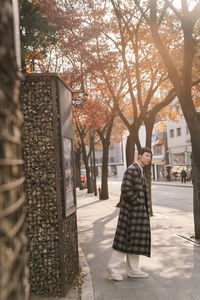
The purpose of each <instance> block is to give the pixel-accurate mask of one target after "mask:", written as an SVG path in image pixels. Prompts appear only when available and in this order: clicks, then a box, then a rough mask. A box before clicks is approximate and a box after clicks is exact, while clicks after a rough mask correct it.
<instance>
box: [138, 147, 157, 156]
mask: <svg viewBox="0 0 200 300" xmlns="http://www.w3.org/2000/svg"><path fill="white" fill-rule="evenodd" d="M145 152H148V153H150V154H151V157H152V156H153V154H152V151H151V149H149V148H147V147H142V148H141V149H140V150H139V151H138V154H140V155H143V154H144V153H145Z"/></svg>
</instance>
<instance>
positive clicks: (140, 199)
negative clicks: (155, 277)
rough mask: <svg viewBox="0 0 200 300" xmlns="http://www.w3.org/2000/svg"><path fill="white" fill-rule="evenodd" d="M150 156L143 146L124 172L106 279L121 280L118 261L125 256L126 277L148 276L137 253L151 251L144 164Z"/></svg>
mask: <svg viewBox="0 0 200 300" xmlns="http://www.w3.org/2000/svg"><path fill="white" fill-rule="evenodd" d="M151 159H152V152H151V150H150V149H148V148H146V147H144V148H141V150H140V151H139V153H138V160H137V162H134V163H133V164H131V165H130V166H129V167H128V168H127V170H126V171H125V173H124V177H123V181H122V185H121V198H122V199H121V202H120V212H119V218H118V224H117V229H116V233H115V237H114V242H113V246H112V247H113V250H112V255H111V258H110V260H109V263H108V268H107V272H108V279H111V280H118V281H121V280H123V277H122V275H121V274H120V272H119V265H120V264H121V262H122V261H123V260H124V258H125V256H126V266H127V275H128V277H148V276H149V275H148V274H147V273H145V272H143V271H142V270H141V269H140V268H139V255H145V256H147V257H150V255H151V250H150V248H151V230H150V209H149V200H148V190H147V183H146V179H145V177H144V174H143V167H144V166H146V165H148V164H149V163H150V162H151Z"/></svg>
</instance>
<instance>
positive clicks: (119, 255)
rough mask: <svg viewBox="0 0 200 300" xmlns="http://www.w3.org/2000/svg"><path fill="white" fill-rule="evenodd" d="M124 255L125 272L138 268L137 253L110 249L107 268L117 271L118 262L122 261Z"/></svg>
mask: <svg viewBox="0 0 200 300" xmlns="http://www.w3.org/2000/svg"><path fill="white" fill-rule="evenodd" d="M125 256H126V270H127V272H135V271H137V270H138V269H139V255H136V254H129V253H123V252H120V251H116V250H114V249H113V250H112V254H111V257H110V260H109V262H108V268H109V269H110V270H111V271H112V272H117V271H118V269H119V266H120V264H121V263H122V262H123V261H124V257H125Z"/></svg>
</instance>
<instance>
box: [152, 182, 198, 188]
mask: <svg viewBox="0 0 200 300" xmlns="http://www.w3.org/2000/svg"><path fill="white" fill-rule="evenodd" d="M151 183H152V184H155V185H166V186H178V187H187V188H193V185H192V184H190V185H189V184H188V185H187V184H180V183H174V182H171V183H170V182H169V183H168V182H162V181H161V182H157V181H152V182H151Z"/></svg>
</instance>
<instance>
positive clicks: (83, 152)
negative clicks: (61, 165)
mask: <svg viewBox="0 0 200 300" xmlns="http://www.w3.org/2000/svg"><path fill="white" fill-rule="evenodd" d="M82 155H83V161H84V164H85V170H86V178H87V192H88V193H92V192H93V190H92V184H91V176H90V168H89V164H88V157H87V153H86V149H85V145H84V144H82Z"/></svg>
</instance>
